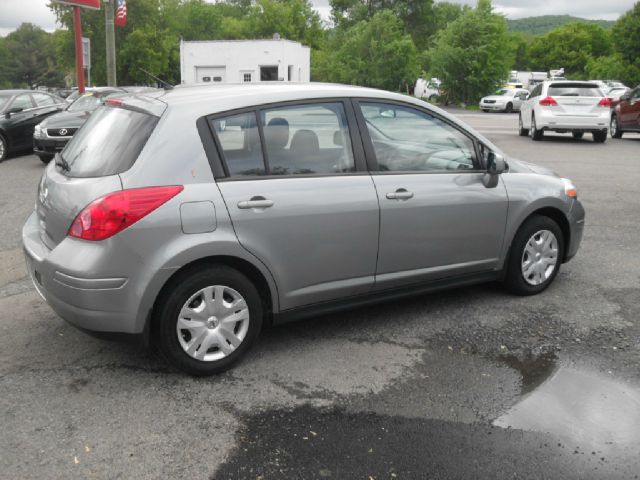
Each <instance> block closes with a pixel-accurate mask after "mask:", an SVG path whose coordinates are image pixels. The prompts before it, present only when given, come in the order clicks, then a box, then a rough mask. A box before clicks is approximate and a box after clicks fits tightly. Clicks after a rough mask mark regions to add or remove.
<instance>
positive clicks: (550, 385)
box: [493, 362, 640, 457]
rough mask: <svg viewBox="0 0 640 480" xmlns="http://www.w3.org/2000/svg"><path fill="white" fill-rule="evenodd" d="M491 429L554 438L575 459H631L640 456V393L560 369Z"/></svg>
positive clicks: (594, 376) (608, 380)
mask: <svg viewBox="0 0 640 480" xmlns="http://www.w3.org/2000/svg"><path fill="white" fill-rule="evenodd" d="M543 363H544V362H543ZM523 378H524V376H523ZM525 380H526V378H525ZM536 380H537V378H536ZM534 383H535V382H534ZM525 389H526V383H525V382H524V381H523V391H524V390H525ZM493 423H494V425H496V426H498V427H503V428H508V427H511V428H514V429H520V430H528V431H534V432H544V433H550V434H552V435H555V436H557V437H558V438H559V439H562V441H564V442H565V443H566V446H567V448H573V449H576V451H575V452H574V453H585V452H586V454H587V455H592V454H597V455H599V456H603V457H606V456H609V457H620V456H624V457H627V456H629V455H632V454H634V455H635V454H638V453H639V452H640V390H638V389H637V388H634V387H632V386H630V385H628V384H626V383H623V382H620V381H616V380H614V379H612V378H608V377H606V376H604V375H602V374H599V373H593V372H588V371H580V370H576V369H572V368H568V367H562V366H561V367H559V368H557V369H556V370H555V371H553V373H552V374H550V376H549V377H548V378H547V379H546V380H543V381H542V382H541V383H540V384H539V385H537V386H536V388H535V389H533V390H532V391H531V392H530V393H528V394H527V395H525V396H524V397H523V398H522V400H521V401H520V402H519V403H517V404H516V405H514V406H513V407H512V408H511V409H510V410H509V411H508V412H507V413H506V414H504V415H502V416H501V417H499V418H498V419H497V420H495V421H494V422H493Z"/></svg>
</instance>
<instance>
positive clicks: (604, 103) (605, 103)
mask: <svg viewBox="0 0 640 480" xmlns="http://www.w3.org/2000/svg"><path fill="white" fill-rule="evenodd" d="M612 105H613V100H612V99H610V98H607V97H603V98H602V100H600V102H598V106H599V107H607V108H608V107H611V106H612Z"/></svg>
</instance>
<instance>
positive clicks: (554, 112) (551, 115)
mask: <svg viewBox="0 0 640 480" xmlns="http://www.w3.org/2000/svg"><path fill="white" fill-rule="evenodd" d="M610 119H611V100H610V99H609V98H607V97H605V96H604V94H603V93H602V90H600V88H599V87H598V85H597V84H596V83H593V82H577V81H567V80H565V81H547V82H543V83H541V84H539V85H537V86H536V87H535V88H534V89H533V91H532V92H531V95H529V98H528V99H527V101H526V102H524V103H523V104H522V107H521V109H520V121H519V133H520V136H523V137H525V136H527V135H529V134H530V135H531V138H532V139H533V140H542V137H543V136H544V132H545V131H546V130H549V131H552V132H558V133H569V132H571V134H572V135H573V138H576V139H580V138H582V136H583V135H584V133H585V132H590V133H592V134H593V141H594V142H597V143H603V142H605V141H606V140H607V128H608V126H609V121H610Z"/></svg>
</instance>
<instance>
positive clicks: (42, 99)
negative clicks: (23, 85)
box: [33, 93, 57, 107]
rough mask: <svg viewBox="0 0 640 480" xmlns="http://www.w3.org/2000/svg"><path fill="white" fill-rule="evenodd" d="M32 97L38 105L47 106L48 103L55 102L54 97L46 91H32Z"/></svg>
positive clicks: (52, 103)
mask: <svg viewBox="0 0 640 480" xmlns="http://www.w3.org/2000/svg"><path fill="white" fill-rule="evenodd" d="M33 98H34V100H35V101H36V104H37V105H38V106H39V107H48V106H49V105H55V104H56V103H57V102H56V100H55V98H53V97H52V96H51V95H47V94H46V93H34V94H33Z"/></svg>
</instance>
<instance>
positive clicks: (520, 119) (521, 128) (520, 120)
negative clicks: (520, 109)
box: [518, 114, 529, 137]
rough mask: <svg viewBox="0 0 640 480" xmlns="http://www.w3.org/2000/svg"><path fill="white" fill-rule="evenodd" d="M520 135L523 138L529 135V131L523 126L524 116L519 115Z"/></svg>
mask: <svg viewBox="0 0 640 480" xmlns="http://www.w3.org/2000/svg"><path fill="white" fill-rule="evenodd" d="M518 135H520V136H521V137H526V136H528V135H529V129H528V128H524V127H523V126H522V114H518Z"/></svg>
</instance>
